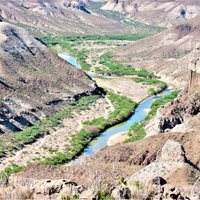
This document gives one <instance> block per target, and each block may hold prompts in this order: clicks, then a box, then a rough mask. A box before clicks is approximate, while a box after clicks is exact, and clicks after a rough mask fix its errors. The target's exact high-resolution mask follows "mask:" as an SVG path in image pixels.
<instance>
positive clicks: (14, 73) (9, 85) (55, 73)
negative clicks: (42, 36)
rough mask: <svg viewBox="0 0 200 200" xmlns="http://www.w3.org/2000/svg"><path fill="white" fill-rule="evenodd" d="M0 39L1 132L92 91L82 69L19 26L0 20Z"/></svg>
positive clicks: (93, 86)
mask: <svg viewBox="0 0 200 200" xmlns="http://www.w3.org/2000/svg"><path fill="white" fill-rule="evenodd" d="M0 38H1V39H0V91H1V92H0V132H1V133H2V132H10V131H18V130H20V129H21V128H22V127H23V126H24V125H29V124H31V123H33V122H35V121H36V120H38V119H40V118H43V117H45V116H47V115H49V114H51V113H52V112H55V111H56V110H57V109H59V108H60V106H62V105H63V104H64V103H65V102H66V101H67V100H70V99H73V98H74V97H76V96H78V95H81V94H89V93H91V92H93V91H94V90H96V84H95V83H94V82H93V81H92V80H91V79H90V78H89V77H88V76H87V75H86V74H85V73H84V72H82V71H80V70H78V69H75V68H73V67H72V66H70V65H69V64H66V63H65V62H64V61H62V60H61V59H60V58H58V57H57V55H54V54H52V53H51V52H49V51H48V49H47V47H46V46H45V45H44V44H42V43H41V42H40V41H38V40H36V39H35V38H34V37H33V36H31V35H30V34H29V33H28V32H27V31H25V30H23V29H22V28H18V27H16V26H14V25H10V24H8V23H5V22H0ZM55 105H56V106H55Z"/></svg>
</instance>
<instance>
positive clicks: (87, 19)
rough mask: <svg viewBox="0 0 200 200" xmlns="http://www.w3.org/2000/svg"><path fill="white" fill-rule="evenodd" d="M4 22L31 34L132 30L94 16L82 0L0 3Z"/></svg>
mask: <svg viewBox="0 0 200 200" xmlns="http://www.w3.org/2000/svg"><path fill="white" fill-rule="evenodd" d="M0 11H1V12H0V15H1V17H2V18H4V19H5V20H7V21H9V22H11V23H15V24H18V25H20V26H23V27H26V28H28V29H29V30H30V31H32V32H33V33H37V34H38V33H40V34H44V33H46V34H49V33H54V34H66V33H83V34H84V33H113V32H115V33H118V32H130V31H134V30H131V29H127V28H126V27H125V26H123V25H122V24H120V23H119V22H117V21H113V20H112V19H108V18H106V17H104V16H102V15H98V14H96V13H93V12H91V11H89V10H88V9H87V7H86V6H85V3H84V2H83V1H63V0H57V1H53V0H45V1H39V0H34V1H31V0H27V1H17V0H15V1H11V0H9V1H7V0H1V1H0Z"/></svg>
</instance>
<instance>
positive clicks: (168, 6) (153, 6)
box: [102, 0, 200, 27]
mask: <svg viewBox="0 0 200 200" xmlns="http://www.w3.org/2000/svg"><path fill="white" fill-rule="evenodd" d="M102 9H104V10H112V11H117V12H122V13H125V14H127V16H128V18H130V19H134V20H135V21H139V22H143V23H147V24H154V25H155V24H156V25H160V26H165V27H166V26H171V25H172V24H175V23H179V22H183V21H186V20H188V19H191V18H194V17H196V16H197V15H199V14H200V2H199V1H198V0H191V1H188V0H176V1H174V0H158V1H153V0H126V1H121V0H119V1H117V0H108V1H107V4H106V5H104V6H103V7H102Z"/></svg>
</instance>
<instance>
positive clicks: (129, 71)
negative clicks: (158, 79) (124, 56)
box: [100, 52, 155, 78]
mask: <svg viewBox="0 0 200 200" xmlns="http://www.w3.org/2000/svg"><path fill="white" fill-rule="evenodd" d="M100 64H102V65H104V66H106V67H107V68H108V69H105V70H104V71H103V72H104V74H108V75H111V74H114V75H119V76H122V75H135V76H139V77H145V78H152V77H155V75H154V74H153V73H151V72H148V71H146V70H144V69H141V70H136V69H134V68H132V67H131V66H127V65H123V64H121V63H118V62H116V61H114V60H113V56H112V53H111V52H106V53H104V54H103V55H102V56H100Z"/></svg>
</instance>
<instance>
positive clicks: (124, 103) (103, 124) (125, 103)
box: [41, 92, 137, 165]
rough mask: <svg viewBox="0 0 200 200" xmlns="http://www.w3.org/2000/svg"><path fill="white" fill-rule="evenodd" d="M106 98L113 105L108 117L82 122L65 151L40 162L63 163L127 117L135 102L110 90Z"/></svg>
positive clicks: (131, 111)
mask: <svg viewBox="0 0 200 200" xmlns="http://www.w3.org/2000/svg"><path fill="white" fill-rule="evenodd" d="M108 98H109V99H110V100H111V102H112V104H113V105H114V108H115V110H114V111H113V112H112V113H111V114H110V115H109V117H108V119H105V118H103V117H100V118H97V119H94V120H92V121H87V122H85V123H84V128H83V129H81V130H80V131H79V133H78V134H77V135H75V136H73V137H72V138H71V141H70V144H71V145H70V147H68V148H67V149H66V152H65V153H61V152H57V153H56V154H55V155H54V156H51V157H47V158H44V159H43V160H42V161H41V163H42V164H51V165H60V164H65V163H67V162H69V161H71V160H72V159H74V158H75V157H76V156H77V155H79V154H80V153H81V152H82V151H83V150H84V148H85V147H86V146H87V145H88V144H89V143H90V141H91V140H92V139H93V138H94V137H96V136H97V135H98V134H100V133H101V132H102V131H104V130H105V129H106V128H108V127H111V126H113V125H115V124H117V123H119V122H122V121H123V120H125V119H127V118H128V117H129V116H130V114H131V113H133V111H134V109H135V107H136V105H137V104H136V103H135V102H133V101H132V100H130V99H129V98H127V97H123V96H119V95H117V94H114V93H112V92H108Z"/></svg>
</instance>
